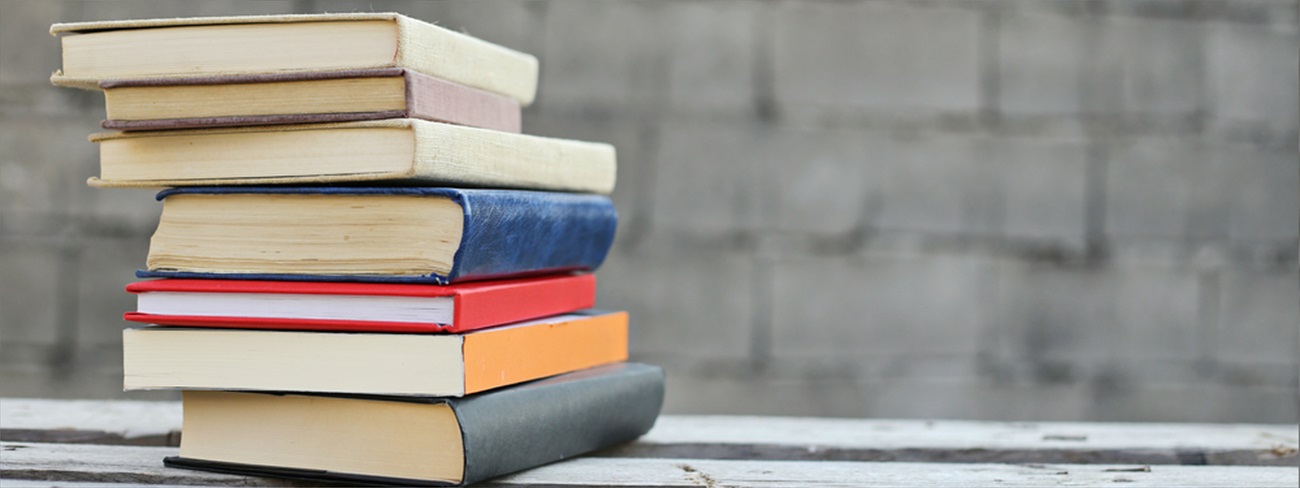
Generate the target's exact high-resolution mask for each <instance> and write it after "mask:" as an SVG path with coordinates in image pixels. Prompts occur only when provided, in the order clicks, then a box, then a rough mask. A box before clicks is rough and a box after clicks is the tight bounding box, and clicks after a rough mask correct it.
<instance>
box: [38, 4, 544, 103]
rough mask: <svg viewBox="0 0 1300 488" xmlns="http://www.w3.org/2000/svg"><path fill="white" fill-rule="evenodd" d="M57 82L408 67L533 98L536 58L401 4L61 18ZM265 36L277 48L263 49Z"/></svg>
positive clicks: (93, 84) (91, 84)
mask: <svg viewBox="0 0 1300 488" xmlns="http://www.w3.org/2000/svg"><path fill="white" fill-rule="evenodd" d="M50 34H52V35H56V36H60V40H61V41H62V44H63V67H62V69H60V70H59V71H56V72H55V73H54V75H53V76H51V77H50V81H51V82H53V83H54V84H55V85H62V86H72V87H76V88H85V89H96V88H97V87H98V83H99V82H100V81H103V80H107V79H124V78H166V77H190V76H196V75H231V74H259V73H280V72H294V71H320V70H326V69H373V68H409V69H412V70H415V71H418V72H421V73H425V74H428V75H431V76H436V77H439V78H442V79H445V80H449V81H452V82H456V83H460V84H462V85H466V86H472V87H475V88H479V89H482V90H486V91H490V92H493V93H499V94H501V95H505V96H508V97H511V98H514V99H516V100H518V101H519V102H520V103H521V104H523V105H528V104H529V103H532V101H533V98H534V96H536V94H537V58H535V57H533V56H531V55H528V54H525V53H521V52H518V51H514V50H511V49H508V48H505V47H502V46H499V45H496V44H492V43H490V42H486V41H483V40H480V39H476V38H474V37H471V36H468V35H466V34H462V33H459V32H455V31H452V30H449V29H446V28H442V27H438V26H436V25H433V24H430V23H428V22H423V21H420V20H416V19H413V18H410V17H407V16H405V15H402V14H398V13H391V12H386V13H369V12H359V13H328V14H299V15H245V16H227V17H192V18H171V19H132V20H108V21H92V22H75V23H59V24H54V25H52V26H50ZM268 42H274V43H275V49H266V44H267V43H268Z"/></svg>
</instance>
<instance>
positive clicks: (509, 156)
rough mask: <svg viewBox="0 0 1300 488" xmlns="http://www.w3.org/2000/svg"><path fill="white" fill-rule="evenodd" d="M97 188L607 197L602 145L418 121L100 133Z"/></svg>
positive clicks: (610, 152)
mask: <svg viewBox="0 0 1300 488" xmlns="http://www.w3.org/2000/svg"><path fill="white" fill-rule="evenodd" d="M91 140H92V141H94V142H97V143H99V167H100V176H99V178H91V179H90V181H89V183H90V185H91V186H97V187H136V188H140V187H145V188H147V187H164V186H212V185H249V184H295V185H304V184H330V183H334V184H339V183H348V184H355V183H366V182H384V183H398V184H405V185H437V186H458V187H466V186H468V187H488V188H522V189H533V190H556V191H572V192H585V193H601V194H608V193H610V192H611V191H613V190H614V177H615V155H614V147H613V146H610V145H609V144H601V143H594V142H581V141H571V140H565V139H553V138H548V137H539V136H530V135H524V134H511V133H507V132H501V131H496V130H488V129H479V128H474V127H465V126H459V125H452V124H441V123H437V122H429V121H425V120H419V119H386V120H372V121H361V122H343V123H337V124H306V125H279V126H262V127H241V128H217V129H192V130H161V131H144V132H106V133H100V134H95V135H92V136H91Z"/></svg>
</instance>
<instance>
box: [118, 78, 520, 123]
mask: <svg viewBox="0 0 1300 488" xmlns="http://www.w3.org/2000/svg"><path fill="white" fill-rule="evenodd" d="M99 87H100V89H102V90H104V107H105V109H106V111H107V113H108V120H105V121H104V122H103V123H102V124H101V125H102V126H103V127H104V128H105V129H114V130H160V129H193V128H204V127H240V126H251V125H285V124H310V123H322V122H348V121H356V120H378V119H394V118H413V119H424V120H431V121H434V122H447V123H452V124H459V125H467V126H471V127H481V128H484V129H493V130H499V131H504V132H519V130H520V112H521V110H520V107H519V101H517V100H514V99H512V98H509V97H505V96H502V95H497V94H495V93H491V92H486V91H483V90H478V89H475V88H470V87H467V86H464V85H459V84H456V83H452V82H450V81H446V80H440V79H438V78H434V77H432V76H427V75H423V74H420V73H417V72H414V71H411V70H407V69H402V68H388V69H371V70H345V71H306V72H295V73H273V74H262V75H230V76H198V77H189V78H142V79H135V80H106V81H102V82H100V83H99Z"/></svg>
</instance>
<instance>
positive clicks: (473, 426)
mask: <svg viewBox="0 0 1300 488" xmlns="http://www.w3.org/2000/svg"><path fill="white" fill-rule="evenodd" d="M663 396H664V377H663V370H661V369H659V368H658V367H655V366H648V365H644V364H635V363H622V364H617V365H611V366H605V367H600V368H592V369H589V370H585V371H580V372H577V373H571V374H568V375H561V376H557V377H554V378H551V379H547V380H542V381H537V382H534V383H528V384H525V385H522V386H518V387H514V388H509V389H504V390H499V391H496V392H493V393H490V394H485V395H474V396H469V397H464V398H461V399H454V400H451V401H449V403H450V404H451V405H452V408H454V409H455V410H456V418H457V420H458V421H459V422H460V430H461V437H462V442H463V444H464V448H465V475H464V484H467V485H468V484H473V483H476V482H479V481H482V480H485V479H489V478H493V477H496V476H501V475H504V474H508V473H513V472H516V471H520V470H524V469H528V468H532V467H536V466H540V465H543V464H546V463H550V462H554V461H558V460H561V459H567V458H570V457H573V456H577V455H580V454H583V453H587V452H591V451H594V450H597V449H601V448H606V447H610V446H613V445H617V444H621V443H624V442H628V441H631V440H633V439H636V438H637V437H640V436H641V435H643V434H645V433H646V432H648V431H649V430H650V428H651V427H652V426H654V422H655V418H656V417H658V416H659V409H660V407H661V406H662V405H663Z"/></svg>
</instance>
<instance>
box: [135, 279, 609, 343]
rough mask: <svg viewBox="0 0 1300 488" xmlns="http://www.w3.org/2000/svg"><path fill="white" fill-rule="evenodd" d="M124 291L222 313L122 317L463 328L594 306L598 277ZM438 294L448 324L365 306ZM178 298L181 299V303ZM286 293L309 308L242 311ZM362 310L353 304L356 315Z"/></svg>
mask: <svg viewBox="0 0 1300 488" xmlns="http://www.w3.org/2000/svg"><path fill="white" fill-rule="evenodd" d="M126 291H128V292H131V293H135V294H137V295H138V296H140V298H141V302H140V303H141V304H142V305H143V304H144V303H145V301H144V295H148V294H155V296H166V297H170V298H171V299H172V300H173V301H175V302H189V301H191V299H211V298H216V299H218V300H220V301H218V302H216V303H218V304H219V305H221V306H222V311H221V312H220V313H209V312H203V311H202V309H203V307H191V308H193V309H195V310H198V311H196V312H190V313H185V312H175V311H174V310H184V309H185V308H186V307H187V306H189V305H186V304H185V303H181V305H176V306H169V307H166V308H167V309H168V310H173V312H168V313H159V312H149V311H147V310H141V311H136V312H127V313H126V314H125V315H123V317H122V318H124V319H126V320H129V321H132V322H143V323H149V324H159V325H177V326H195V327H229V328H241V329H281V330H312V331H350V332H419V333H430V332H434V333H437V332H442V333H461V332H466V331H470V330H476V329H483V328H487V327H492V326H497V325H504V324H508V323H512V322H519V321H523V320H529V319H535V318H540V317H546V316H550V315H556V314H561V313H566V312H572V311H575V310H581V309H584V308H591V307H592V306H594V305H595V302H596V277H595V275H592V274H576V275H559V276H555V275H551V276H542V277H531V278H520V279H511V280H494V281H479V282H470V283H464V284H455V285H426V284H405V283H351V282H311V281H251V280H217V279H160V280H151V281H141V282H136V283H131V284H129V285H127V287H126ZM366 297H377V300H378V301H376V302H375V303H374V304H365V303H363V304H362V305H359V312H360V314H361V315H359V316H357V317H353V318H337V317H335V318H331V317H327V316H326V315H327V314H318V313H315V311H314V309H315V308H322V306H323V305H333V304H335V303H342V302H346V301H349V300H351V301H356V300H364V299H365V298H366ZM439 297H447V298H450V299H451V304H452V307H451V310H450V318H451V320H450V321H449V322H448V321H447V320H432V319H427V318H424V317H416V318H412V319H409V320H405V319H404V320H383V319H370V318H369V315H367V314H366V313H365V312H366V307H370V308H371V309H372V310H375V311H376V312H378V311H380V310H379V308H380V307H382V308H383V309H384V310H383V311H388V310H390V309H391V308H393V307H391V306H389V305H387V304H386V303H387V302H384V300H392V299H397V300H401V299H402V298H415V299H420V298H439ZM149 298H150V299H153V298H154V297H153V296H151V297H149ZM178 298H179V299H180V300H176V299H178ZM281 298H283V299H295V300H299V299H300V300H301V303H303V304H304V305H299V306H300V307H306V308H305V309H304V310H301V311H289V312H283V311H281V312H278V313H274V314H272V313H255V312H248V313H245V312H242V310H245V309H246V308H248V309H251V308H254V307H253V305H255V304H256V303H258V302H261V301H263V300H265V299H281ZM231 300H234V301H233V302H232V301H231ZM241 300H242V301H243V302H241ZM239 303H247V304H248V305H249V306H248V307H246V308H245V307H240V306H238V305H237V304H239ZM313 303H314V305H313ZM412 303H414V302H412ZM231 304H235V305H234V306H232V305H231ZM141 308H145V307H143V306H142V307H141ZM209 308H211V307H209ZM414 310H415V312H413V313H416V314H417V315H419V313H418V312H419V308H418V307H416V308H414ZM356 312H357V310H356V309H354V311H353V313H354V314H355V313H356Z"/></svg>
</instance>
